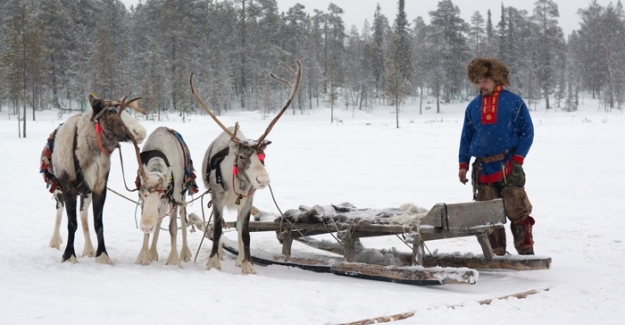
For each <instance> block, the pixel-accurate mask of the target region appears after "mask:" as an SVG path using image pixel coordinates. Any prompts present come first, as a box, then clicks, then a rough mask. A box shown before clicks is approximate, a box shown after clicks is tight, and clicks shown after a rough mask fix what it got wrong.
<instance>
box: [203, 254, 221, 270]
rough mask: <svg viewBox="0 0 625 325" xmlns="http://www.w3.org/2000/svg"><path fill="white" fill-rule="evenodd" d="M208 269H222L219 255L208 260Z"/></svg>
mask: <svg viewBox="0 0 625 325" xmlns="http://www.w3.org/2000/svg"><path fill="white" fill-rule="evenodd" d="M206 269H207V270H210V269H217V270H220V271H221V262H220V261H219V257H217V256H213V257H211V258H210V259H209V260H208V263H206Z"/></svg>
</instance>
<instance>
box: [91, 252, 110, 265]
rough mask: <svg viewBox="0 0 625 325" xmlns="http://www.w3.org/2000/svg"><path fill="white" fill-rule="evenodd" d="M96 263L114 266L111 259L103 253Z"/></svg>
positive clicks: (96, 259)
mask: <svg viewBox="0 0 625 325" xmlns="http://www.w3.org/2000/svg"><path fill="white" fill-rule="evenodd" d="M95 262H96V263H99V264H108V265H113V261H111V259H110V258H109V256H108V254H106V253H102V254H100V256H98V257H96V258H95Z"/></svg>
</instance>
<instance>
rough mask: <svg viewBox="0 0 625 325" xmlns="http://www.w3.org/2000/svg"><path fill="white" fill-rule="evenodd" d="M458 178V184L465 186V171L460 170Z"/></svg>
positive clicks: (466, 180)
mask: <svg viewBox="0 0 625 325" xmlns="http://www.w3.org/2000/svg"><path fill="white" fill-rule="evenodd" d="M458 178H459V179H460V183H462V184H466V183H467V182H468V181H469V180H468V179H467V170H466V169H464V168H462V169H460V170H459V171H458Z"/></svg>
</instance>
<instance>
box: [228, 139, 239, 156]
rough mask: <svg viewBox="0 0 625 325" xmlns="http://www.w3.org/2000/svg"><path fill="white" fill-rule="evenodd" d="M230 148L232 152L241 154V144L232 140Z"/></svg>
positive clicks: (229, 144)
mask: <svg viewBox="0 0 625 325" xmlns="http://www.w3.org/2000/svg"><path fill="white" fill-rule="evenodd" d="M228 147H229V148H230V151H231V152H235V153H236V152H239V144H238V143H236V142H234V141H232V140H228Z"/></svg>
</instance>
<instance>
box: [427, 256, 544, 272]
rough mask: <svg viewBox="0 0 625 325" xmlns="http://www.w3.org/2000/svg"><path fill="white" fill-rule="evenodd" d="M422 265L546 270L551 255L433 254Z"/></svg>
mask: <svg viewBox="0 0 625 325" xmlns="http://www.w3.org/2000/svg"><path fill="white" fill-rule="evenodd" d="M423 266H426V267H432V266H441V267H468V268H472V269H508V270H517V271H529V270H548V269H549V268H550V267H551V257H547V256H538V255H505V256H493V258H490V259H489V258H485V257H484V256H474V257H465V256H443V257H440V256H438V257H437V256H435V257H425V258H424V260H423Z"/></svg>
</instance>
